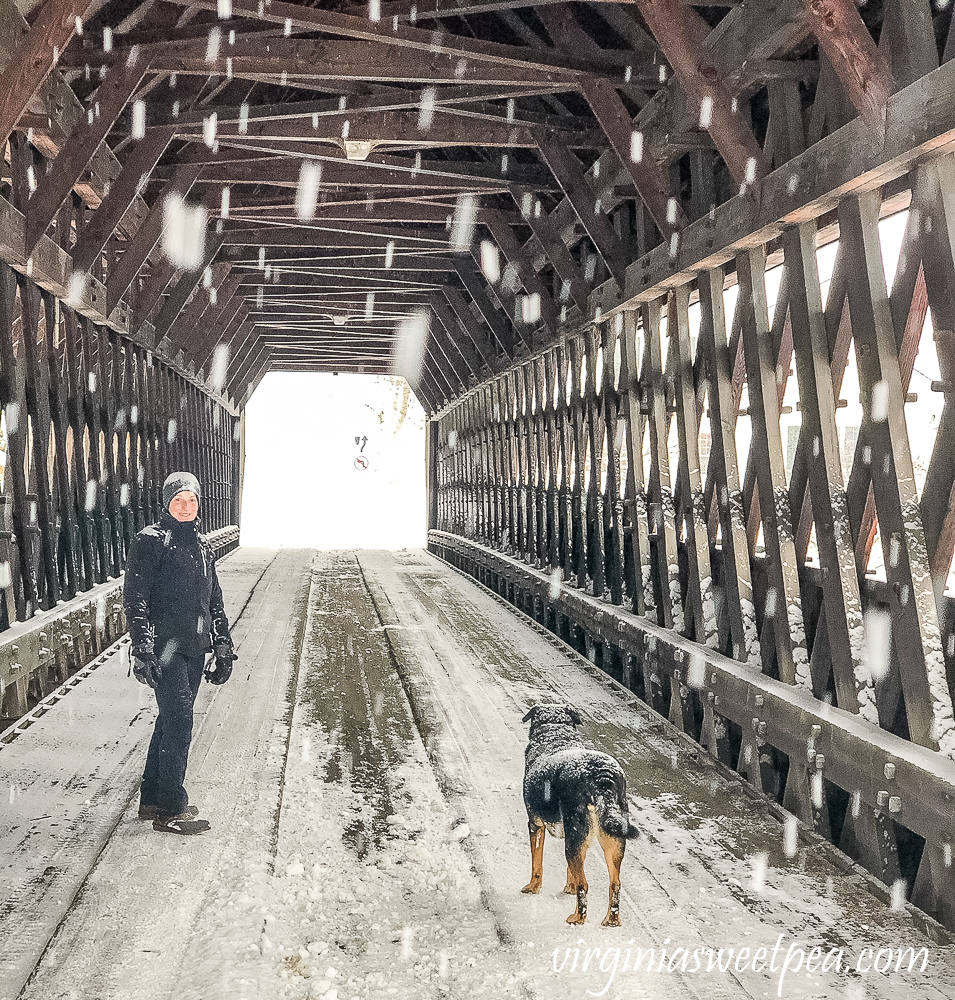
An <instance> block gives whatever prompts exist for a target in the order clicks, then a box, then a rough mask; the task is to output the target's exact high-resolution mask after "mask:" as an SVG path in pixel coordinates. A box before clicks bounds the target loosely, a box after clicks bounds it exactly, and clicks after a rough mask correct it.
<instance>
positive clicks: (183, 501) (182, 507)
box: [169, 490, 199, 521]
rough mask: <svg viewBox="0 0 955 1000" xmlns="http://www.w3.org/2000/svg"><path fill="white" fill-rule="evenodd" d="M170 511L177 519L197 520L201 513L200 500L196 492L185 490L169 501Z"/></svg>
mask: <svg viewBox="0 0 955 1000" xmlns="http://www.w3.org/2000/svg"><path fill="white" fill-rule="evenodd" d="M169 513H170V514H172V516H173V517H174V518H175V519H176V520H177V521H195V519H196V515H197V514H198V513H199V500H198V498H197V497H196V495H195V493H193V492H191V491H190V490H183V491H182V492H181V493H177V494H176V495H175V496H174V497H173V498H172V500H170V501H169Z"/></svg>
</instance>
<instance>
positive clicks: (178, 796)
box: [139, 654, 206, 816]
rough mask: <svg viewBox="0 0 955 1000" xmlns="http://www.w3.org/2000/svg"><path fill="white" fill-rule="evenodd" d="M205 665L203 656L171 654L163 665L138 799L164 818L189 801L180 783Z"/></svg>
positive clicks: (178, 810)
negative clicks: (153, 727)
mask: <svg viewBox="0 0 955 1000" xmlns="http://www.w3.org/2000/svg"><path fill="white" fill-rule="evenodd" d="M205 662H206V658H205V656H204V655H202V654H200V655H199V656H180V655H178V654H176V655H174V656H173V657H172V658H171V659H170V660H169V662H168V663H165V664H164V665H163V668H162V677H161V678H160V680H159V686H158V687H157V688H156V701H157V702H158V703H159V718H158V719H156V728H155V729H154V730H153V738H152V740H150V743H149V752H148V753H147V754H146V769H145V771H144V772H143V782H142V785H141V786H140V790H139V800H140V804H141V805H149V806H155V807H156V808H157V809H158V811H159V812H160V813H161V814H162V815H164V816H173V815H175V814H176V813H179V812H182V810H183V809H185V807H186V804H187V803H188V802H189V796H188V795H186V790H185V788H183V781H184V780H185V777H186V764H187V763H188V761H189V744H190V743H191V742H192V706H193V705H194V704H195V700H196V695H197V694H198V693H199V682H200V681H201V680H202V668H203V666H204V665H205Z"/></svg>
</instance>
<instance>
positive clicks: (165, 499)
mask: <svg viewBox="0 0 955 1000" xmlns="http://www.w3.org/2000/svg"><path fill="white" fill-rule="evenodd" d="M183 490H189V491H190V492H192V493H195V495H196V499H197V500H198V499H199V497H200V495H201V488H200V486H199V480H198V479H196V477H195V476H194V475H193V474H192V473H191V472H170V473H169V475H168V476H166V481H165V482H164V483H163V484H162V505H163V507H165V508H166V510H169V505H170V503H172V498H173V497H174V496H175V495H176V494H177V493H182V492H183Z"/></svg>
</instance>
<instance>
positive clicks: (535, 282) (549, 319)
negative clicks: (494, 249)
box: [482, 209, 560, 337]
mask: <svg viewBox="0 0 955 1000" xmlns="http://www.w3.org/2000/svg"><path fill="white" fill-rule="evenodd" d="M482 220H483V222H484V225H485V226H487V228H488V229H489V230H490V233H491V236H492V237H493V239H494V241H495V243H497V245H498V247H499V248H500V250H501V253H503V254H504V256H505V258H506V259H507V261H508V262H509V263H510V264H511V266H512V267H514V268H515V270H516V271H517V274H518V277H519V278H520V279H521V284H522V285H523V286H524V290H525V291H526V292H527V294H528V295H531V296H533V295H536V296H537V297H538V302H539V303H540V318H541V319H542V320H543V321H544V326H545V327H546V328H547V331H548V333H550V335H551V336H552V337H556V336H557V331H558V327H559V325H560V317H559V311H558V309H557V306H556V305H555V304H554V300H553V298H551V294H550V292H549V291H548V290H547V288H546V287H545V286H544V282H543V281H541V279H540V278H539V277H538V274H537V271H535V270H534V266H533V264H532V263H531V261H530V259H529V258H528V256H527V254H526V253H525V251H524V248H523V247H522V246H521V244H520V242H519V241H518V239H517V237H516V236H515V235H514V231H513V230H512V229H511V227H510V225H509V224H508V223H507V222H505V220H504V219H502V218H501V217H500V216H498V215H497V214H496V213H495V212H494V211H492V210H491V209H485V210H484V212H483V213H482Z"/></svg>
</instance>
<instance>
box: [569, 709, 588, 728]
mask: <svg viewBox="0 0 955 1000" xmlns="http://www.w3.org/2000/svg"><path fill="white" fill-rule="evenodd" d="M567 711H568V712H569V713H570V721H571V722H572V723H573V724H574V725H575V726H580V725H583V722H584V720H583V719H582V718H581V717H580V712H578V711H577V709H576V708H571V707H570V706H569V705H568V706H567Z"/></svg>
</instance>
